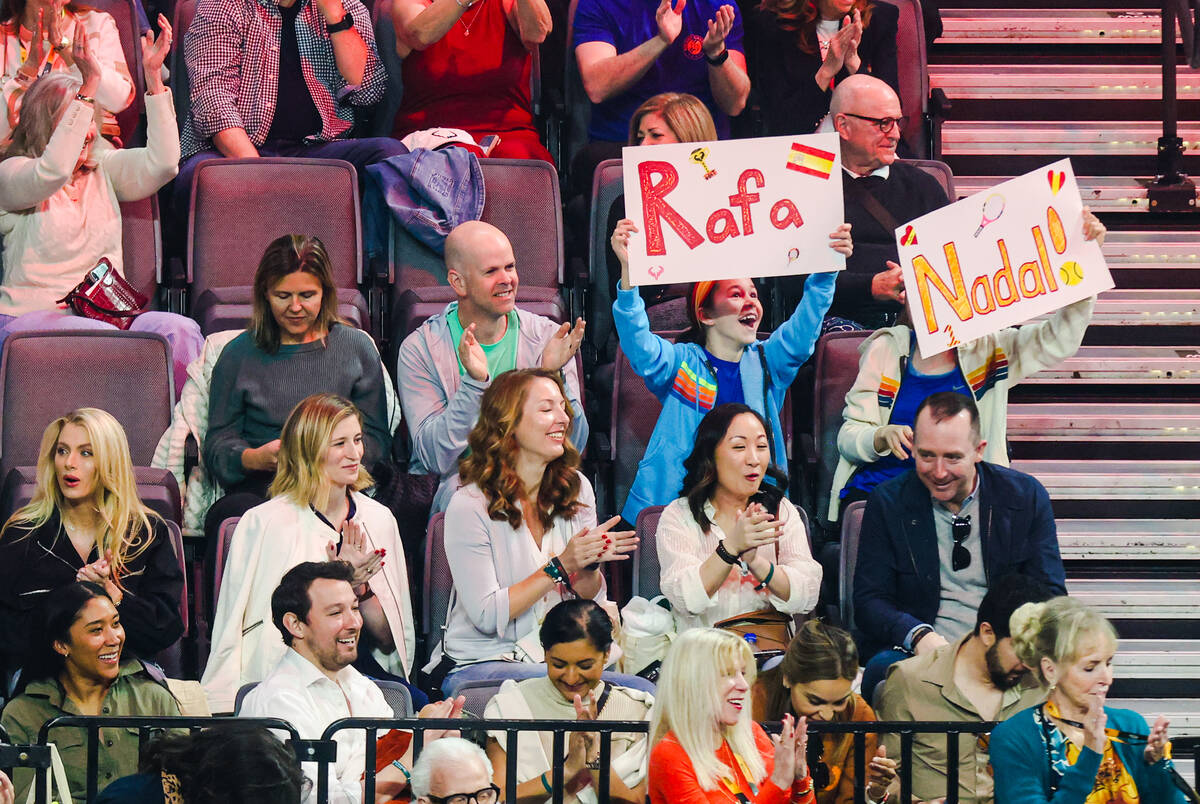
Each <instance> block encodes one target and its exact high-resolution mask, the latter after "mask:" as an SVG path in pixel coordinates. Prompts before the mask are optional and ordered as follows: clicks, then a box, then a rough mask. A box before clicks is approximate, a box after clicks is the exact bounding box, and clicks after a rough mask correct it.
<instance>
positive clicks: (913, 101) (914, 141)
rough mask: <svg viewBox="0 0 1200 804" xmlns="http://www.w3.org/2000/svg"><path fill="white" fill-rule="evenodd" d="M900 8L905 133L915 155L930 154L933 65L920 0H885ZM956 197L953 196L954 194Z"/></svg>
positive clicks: (899, 50) (899, 68) (898, 33)
mask: <svg viewBox="0 0 1200 804" xmlns="http://www.w3.org/2000/svg"><path fill="white" fill-rule="evenodd" d="M884 2H887V3H891V4H892V5H894V6H896V7H897V8H898V9H899V10H900V21H899V25H898V26H897V30H896V67H897V74H898V75H899V77H900V113H901V114H902V115H904V116H905V117H907V118H908V124H907V125H906V126H905V127H904V131H903V132H901V135H902V136H903V138H904V142H905V143H907V144H908V147H909V148H910V149H911V151H912V153H913V155H915V156H917V157H920V158H925V157H927V156H929V152H930V149H929V133H928V129H927V127H926V120H925V114H926V112H927V111H928V109H929V65H928V57H927V55H926V54H927V51H926V48H925V22H924V18H923V17H922V14H921V2H920V0H884ZM951 197H953V196H951Z"/></svg>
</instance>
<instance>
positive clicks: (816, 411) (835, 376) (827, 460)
mask: <svg viewBox="0 0 1200 804" xmlns="http://www.w3.org/2000/svg"><path fill="white" fill-rule="evenodd" d="M870 334H871V333H869V332H831V333H829V334H828V335H825V336H824V337H822V338H821V339H820V340H819V341H817V349H816V385H815V387H814V389H813V442H814V447H815V450H816V455H815V459H816V467H815V468H816V471H814V472H813V473H812V475H813V477H814V478H815V482H816V488H815V489H813V492H814V493H813V499H815V500H816V501H817V521H819V522H822V523H824V522H825V518H826V515H827V514H828V513H829V490H830V488H831V487H832V485H833V473H834V470H835V469H837V465H838V449H837V435H838V431H839V430H841V429H842V410H843V409H845V407H846V394H847V393H848V392H849V391H850V388H851V387H852V386H853V385H854V380H855V379H856V378H857V377H858V347H859V346H861V345H862V342H863V341H865V340H866V339H867V336H868V335H870Z"/></svg>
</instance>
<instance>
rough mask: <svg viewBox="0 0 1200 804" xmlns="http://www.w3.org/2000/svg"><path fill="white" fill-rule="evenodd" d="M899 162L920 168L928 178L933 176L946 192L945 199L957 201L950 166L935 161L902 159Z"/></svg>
mask: <svg viewBox="0 0 1200 804" xmlns="http://www.w3.org/2000/svg"><path fill="white" fill-rule="evenodd" d="M900 161H901V162H905V163H907V164H909V165H912V166H913V167H916V168H920V169H921V170H923V171H925V172H926V173H928V174H929V175H930V176H933V177H934V178H935V179H937V180H938V182H939V183H940V184H941V185H942V189H943V190H945V191H946V197H947V198H949V199H950V200H951V201H952V202H953V201H957V200H958V195H957V194H956V193H955V191H954V172H953V171H951V170H950V166H949V165H947V164H946V163H945V162H938V161H937V160H935V159H902V160H900Z"/></svg>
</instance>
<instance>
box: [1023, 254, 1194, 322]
mask: <svg viewBox="0 0 1200 804" xmlns="http://www.w3.org/2000/svg"><path fill="white" fill-rule="evenodd" d="M1197 272H1198V273H1200V267H1198V268H1197ZM1052 315H1053V313H1047V314H1046V315H1044V316H1039V317H1038V318H1036V319H1034V320H1035V321H1042V320H1045V319H1047V318H1049V317H1050V316H1052ZM1195 325H1200V290H1160V289H1121V288H1114V289H1113V290H1106V291H1105V292H1104V293H1101V294H1100V298H1098V299H1097V300H1096V309H1095V310H1094V311H1093V313H1092V323H1091V324H1090V325H1089V326H1091V327H1150V326H1173V327H1180V326H1195Z"/></svg>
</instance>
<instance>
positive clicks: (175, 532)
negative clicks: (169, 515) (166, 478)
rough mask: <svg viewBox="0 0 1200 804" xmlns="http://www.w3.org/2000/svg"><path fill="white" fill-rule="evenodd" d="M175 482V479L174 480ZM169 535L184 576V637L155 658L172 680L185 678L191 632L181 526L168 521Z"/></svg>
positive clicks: (181, 606)
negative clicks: (186, 648) (186, 644)
mask: <svg viewBox="0 0 1200 804" xmlns="http://www.w3.org/2000/svg"><path fill="white" fill-rule="evenodd" d="M172 480H174V478H172ZM167 534H168V535H169V536H170V539H171V547H172V548H174V550H175V557H176V558H177V559H179V572H180V574H181V575H183V586H182V587H181V588H180V590H179V614H180V616H182V617H183V637H181V638H180V639H178V640H176V641H175V644H173V645H171V646H169V647H167V648H164V649H163V650H161V651H159V653H158V655H157V656H156V657H155V661H156V662H158V664H159V665H160V666H161V667H162V669H163V670H164V671H165V672H166V674H167V675H168V676H169V677H170V678H183V677H184V667H183V639H184V638H186V637H187V636H188V634H189V632H190V629H189V625H190V623H189V618H188V587H187V560H186V559H185V557H184V553H183V531H182V530H180V529H179V525H178V524H177V523H175V522H172V521H171V520H169V519H168V520H167Z"/></svg>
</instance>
